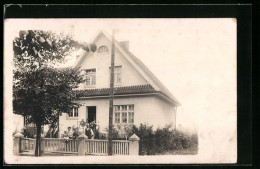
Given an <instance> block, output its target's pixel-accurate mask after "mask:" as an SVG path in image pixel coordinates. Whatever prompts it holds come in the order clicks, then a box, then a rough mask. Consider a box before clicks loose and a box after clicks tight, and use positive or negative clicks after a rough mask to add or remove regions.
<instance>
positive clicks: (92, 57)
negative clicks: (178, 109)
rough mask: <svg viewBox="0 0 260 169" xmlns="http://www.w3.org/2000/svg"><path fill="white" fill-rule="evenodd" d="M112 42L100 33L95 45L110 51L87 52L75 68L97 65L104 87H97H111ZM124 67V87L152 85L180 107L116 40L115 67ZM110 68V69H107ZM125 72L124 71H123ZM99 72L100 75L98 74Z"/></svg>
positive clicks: (109, 37) (98, 76)
mask: <svg viewBox="0 0 260 169" xmlns="http://www.w3.org/2000/svg"><path fill="white" fill-rule="evenodd" d="M111 42H112V37H111V36H109V35H108V34H107V33H105V32H102V31H101V32H99V34H98V35H97V36H96V38H95V39H94V41H93V43H94V44H96V45H97V48H99V47H100V46H104V45H105V46H107V47H108V48H109V49H110V51H109V52H108V53H104V54H103V55H98V54H97V53H93V52H85V53H84V54H82V55H81V57H80V58H79V59H78V61H77V62H76V64H75V67H81V68H82V69H88V68H90V69H91V68H93V65H97V67H98V68H97V78H99V79H102V78H103V79H102V83H101V84H102V85H101V84H100V85H97V87H105V88H108V87H109V81H110V79H109V77H110V75H109V71H110V70H109V67H110V65H111V63H110V62H111V53H110V52H111ZM120 65H121V66H122V75H123V72H124V76H123V77H122V78H124V79H123V80H122V81H124V82H123V84H122V85H123V86H131V85H146V84H149V85H151V86H152V87H153V88H154V90H155V91H157V92H159V93H161V94H162V95H163V96H164V97H166V98H168V99H170V100H171V101H172V102H173V103H174V104H176V105H180V103H179V101H178V100H177V99H176V98H175V97H174V96H173V95H172V94H171V93H170V92H169V90H168V89H167V88H166V87H165V86H164V85H163V84H162V83H161V82H160V80H159V79H158V78H157V77H156V76H155V75H154V74H153V73H152V72H151V71H150V70H149V69H148V68H147V67H146V66H145V65H144V64H143V63H142V61H141V60H139V59H138V58H137V57H135V56H134V55H133V54H132V53H131V52H130V51H129V50H128V49H126V48H124V46H122V45H121V44H120V43H119V42H117V41H116V40H115V66H120ZM107 67H108V68H107ZM123 70H124V71H123ZM98 71H99V73H100V74H98Z"/></svg>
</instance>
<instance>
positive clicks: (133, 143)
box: [129, 134, 140, 155]
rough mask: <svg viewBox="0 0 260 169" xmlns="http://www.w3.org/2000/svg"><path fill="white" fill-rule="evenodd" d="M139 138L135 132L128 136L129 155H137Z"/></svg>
mask: <svg viewBox="0 0 260 169" xmlns="http://www.w3.org/2000/svg"><path fill="white" fill-rule="evenodd" d="M139 140H140V138H139V137H138V136H137V135H136V134H133V135H132V136H131V137H130V138H129V155H139Z"/></svg>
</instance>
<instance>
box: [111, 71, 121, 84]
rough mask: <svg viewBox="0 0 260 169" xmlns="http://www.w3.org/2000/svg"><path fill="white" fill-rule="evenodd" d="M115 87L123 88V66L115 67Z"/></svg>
mask: <svg viewBox="0 0 260 169" xmlns="http://www.w3.org/2000/svg"><path fill="white" fill-rule="evenodd" d="M109 70H110V71H111V67H109ZM119 79H120V81H119ZM118 81H119V82H118ZM114 86H122V66H115V67H114Z"/></svg>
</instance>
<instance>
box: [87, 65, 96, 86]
mask: <svg viewBox="0 0 260 169" xmlns="http://www.w3.org/2000/svg"><path fill="white" fill-rule="evenodd" d="M85 71H86V76H85V77H86V82H85V87H95V86H96V69H87V70H85Z"/></svg>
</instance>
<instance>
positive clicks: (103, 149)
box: [14, 135, 139, 155]
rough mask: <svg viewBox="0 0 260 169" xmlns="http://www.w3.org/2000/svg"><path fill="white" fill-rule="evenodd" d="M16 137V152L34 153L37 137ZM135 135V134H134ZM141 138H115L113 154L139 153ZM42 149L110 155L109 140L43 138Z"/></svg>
mask: <svg viewBox="0 0 260 169" xmlns="http://www.w3.org/2000/svg"><path fill="white" fill-rule="evenodd" d="M20 136H21V135H19V137H15V138H14V154H15V155H20V154H21V153H24V152H30V153H31V154H34V150H35V139H30V138H23V137H20ZM133 136H134V135H133ZM138 150H139V138H138V137H137V136H136V135H135V137H133V138H131V137H130V138H129V140H113V141H112V155H138ZM41 151H42V152H43V154H44V153H59V154H62V153H63V154H68V153H71V154H74V155H75V154H76V155H108V140H97V139H93V140H92V139H86V138H85V137H81V138H80V137H79V138H78V139H68V140H67V139H61V138H41Z"/></svg>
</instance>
